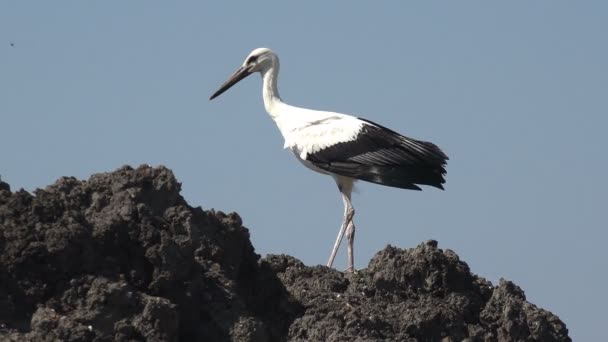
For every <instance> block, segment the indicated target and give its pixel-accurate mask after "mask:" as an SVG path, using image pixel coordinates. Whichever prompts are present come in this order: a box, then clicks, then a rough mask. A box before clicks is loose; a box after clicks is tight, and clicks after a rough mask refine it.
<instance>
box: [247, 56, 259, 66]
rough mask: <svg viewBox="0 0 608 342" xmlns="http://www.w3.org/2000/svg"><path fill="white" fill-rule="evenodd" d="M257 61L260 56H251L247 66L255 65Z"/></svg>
mask: <svg viewBox="0 0 608 342" xmlns="http://www.w3.org/2000/svg"><path fill="white" fill-rule="evenodd" d="M257 59H258V56H251V57H249V60H248V61H247V64H251V63H255V61H256V60H257Z"/></svg>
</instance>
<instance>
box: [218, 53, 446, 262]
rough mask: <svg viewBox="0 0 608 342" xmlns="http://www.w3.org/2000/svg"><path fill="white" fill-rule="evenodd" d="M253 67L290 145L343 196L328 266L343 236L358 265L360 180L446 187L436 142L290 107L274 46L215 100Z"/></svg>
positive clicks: (252, 58) (255, 56) (251, 59)
mask: <svg viewBox="0 0 608 342" xmlns="http://www.w3.org/2000/svg"><path fill="white" fill-rule="evenodd" d="M253 72H259V73H260V74H261V76H262V79H263V87H262V95H263V98H264V107H265V109H266V111H267V112H268V114H269V115H270V117H271V118H272V119H273V120H274V121H275V123H276V125H277V127H278V128H279V130H280V131H281V134H282V135H283V138H284V139H285V144H284V147H285V148H288V149H290V150H291V151H292V152H293V153H294V155H295V156H296V158H297V159H298V160H299V161H300V162H302V163H303V164H304V165H305V166H306V167H308V168H310V169H312V170H314V171H317V172H320V173H323V174H328V175H331V176H332V177H333V178H334V180H335V181H336V184H337V185H338V189H339V190H340V192H341V194H342V199H343V201H344V220H343V223H342V225H341V227H340V231H339V233H338V237H337V239H336V242H335V244H334V247H333V249H332V253H331V255H330V258H329V261H328V263H327V265H328V266H329V267H331V266H332V264H333V261H334V258H335V255H336V253H337V250H338V247H339V246H340V242H341V240H342V237H343V236H344V234H345V233H346V236H347V239H348V269H349V270H351V271H352V270H353V269H354V253H353V245H354V236H355V225H354V222H353V216H354V213H355V211H354V208H353V206H352V203H351V193H352V189H353V184H354V182H355V181H356V180H357V179H361V180H365V181H369V182H373V183H377V184H382V185H387V186H393V187H399V188H404V189H412V190H420V188H419V187H418V186H417V185H416V184H424V185H431V186H435V187H438V188H441V189H442V188H443V187H442V184H443V183H444V182H445V181H444V179H443V175H444V174H445V168H444V166H445V164H446V160H447V156H446V155H445V154H444V153H443V152H442V151H441V150H440V149H439V148H438V147H437V146H435V145H433V144H431V143H428V142H423V141H418V140H414V139H411V138H407V137H405V136H402V135H400V134H398V133H396V132H394V131H392V130H390V129H388V128H385V127H382V126H380V125H378V124H375V123H373V122H371V121H368V120H365V119H360V118H357V117H354V116H350V115H346V114H340V113H334V112H325V111H318V110H310V109H305V108H299V107H294V106H290V105H288V104H286V103H284V102H283V101H282V100H281V97H280V96H279V91H278V87H277V78H278V74H279V58H278V57H277V55H276V54H274V53H273V52H272V51H270V50H269V49H265V48H259V49H255V50H253V51H252V52H251V53H250V54H249V56H247V58H246V59H245V62H244V63H243V65H242V66H241V68H239V69H238V70H237V71H236V72H235V73H234V74H233V75H232V76H231V77H230V78H229V79H228V81H227V82H226V83H224V84H223V85H222V86H221V87H220V89H219V90H218V91H217V92H216V93H214V94H213V95H212V96H211V99H213V98H215V97H217V96H219V95H220V94H222V93H223V92H224V91H226V90H228V89H229V88H230V87H232V86H233V85H234V84H236V83H237V82H238V81H240V80H241V79H243V78H245V77H246V76H248V75H249V74H251V73H253Z"/></svg>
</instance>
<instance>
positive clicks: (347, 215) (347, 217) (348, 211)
mask: <svg viewBox="0 0 608 342" xmlns="http://www.w3.org/2000/svg"><path fill="white" fill-rule="evenodd" d="M342 200H343V201H344V219H343V221H342V225H341V226H340V230H339V231H338V237H337V238H336V243H334V248H333V249H332V251H331V255H330V256H329V261H327V267H331V266H332V265H333V264H334V259H335V258H336V254H337V253H338V248H340V243H341V242H342V237H343V236H344V233H345V232H346V231H347V227H348V226H349V223H350V222H352V219H353V216H354V215H355V209H353V206H352V204H351V203H350V194H349V195H346V194H344V193H342ZM349 250H350V249H349ZM349 260H350V259H349Z"/></svg>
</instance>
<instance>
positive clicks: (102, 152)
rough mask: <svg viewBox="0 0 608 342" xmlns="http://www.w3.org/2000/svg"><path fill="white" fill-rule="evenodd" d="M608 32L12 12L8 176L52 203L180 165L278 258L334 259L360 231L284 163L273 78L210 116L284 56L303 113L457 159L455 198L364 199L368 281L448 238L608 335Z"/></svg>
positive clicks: (590, 22)
mask: <svg viewBox="0 0 608 342" xmlns="http://www.w3.org/2000/svg"><path fill="white" fill-rule="evenodd" d="M607 33H608V2H605V1H587V2H575V1H555V0H553V1H510V2H508V3H507V2H505V3H502V4H496V3H492V4H490V3H488V2H483V1H458V2H454V1H451V2H447V1H446V2H436V1H424V2H422V1H420V2H410V3H405V2H403V1H394V2H390V3H389V2H382V5H377V3H372V2H364V3H361V4H355V3H354V2H340V3H337V2H336V3H334V2H329V3H328V2H312V3H311V2H298V3H294V2H289V3H287V2H273V3H271V2H268V3H263V4H262V3H256V2H247V3H245V4H243V3H239V4H236V3H233V4H230V5H226V4H225V3H224V2H219V1H217V2H209V3H207V2H205V3H203V2H200V1H183V2H180V3H179V4H176V3H174V2H166V1H164V2H160V1H135V0H132V1H113V2H111V1H105V2H89V1H86V2H85V1H77V2H76V1H71V2H61V1H52V2H51V1H44V2H43V1H39V2H29V1H28V2H26V1H3V2H2V3H0V132H1V133H0V155H1V156H2V158H1V162H0V175H1V176H2V179H3V180H5V181H7V182H9V183H10V184H11V185H12V186H13V189H15V190H16V189H18V188H20V187H23V188H25V189H27V190H33V189H35V188H36V187H43V186H46V185H48V184H50V183H52V182H53V181H54V180H55V179H57V178H58V177H60V176H63V175H72V176H76V177H78V178H81V179H86V178H88V177H89V175H90V174H92V173H95V172H101V171H111V170H114V169H116V168H118V167H120V166H121V165H123V164H131V165H135V166H136V165H138V164H141V163H148V164H152V165H158V164H164V165H167V166H168V167H170V168H171V169H173V170H174V172H175V174H176V176H177V177H178V179H179V180H180V181H181V182H182V183H183V189H184V190H183V195H184V196H185V197H186V199H187V200H188V201H189V203H190V204H191V205H193V206H198V205H201V206H202V207H203V208H205V209H209V208H212V207H213V208H216V209H218V210H223V211H237V212H239V213H240V214H241V216H242V217H243V221H244V224H245V225H246V226H247V227H248V228H249V229H250V231H251V238H252V240H253V242H254V245H255V247H256V251H257V252H258V253H260V254H262V255H265V254H267V253H287V254H290V255H293V256H295V257H297V258H299V259H301V260H303V261H304V262H305V263H306V264H308V265H315V264H319V263H321V264H323V263H325V262H326V259H327V257H328V254H329V252H330V249H331V246H332V244H333V241H334V238H335V234H336V232H337V229H338V225H339V223H340V220H341V218H342V202H341V199H340V196H339V194H338V192H337V190H336V188H335V185H334V184H333V180H331V179H330V178H328V177H325V176H321V175H318V174H315V173H313V172H311V171H309V170H308V169H305V168H304V167H302V165H300V164H299V163H298V162H297V161H296V160H295V158H294V157H293V156H292V155H291V154H290V153H289V152H287V151H284V150H283V149H282V146H283V141H282V138H281V136H280V134H279V132H278V130H277V129H276V128H275V126H274V123H273V122H272V120H270V119H269V117H268V116H267V115H266V113H265V112H264V108H263V106H262V99H261V81H260V79H259V76H257V75H256V76H253V77H250V78H248V79H246V80H245V81H243V82H241V83H240V84H238V85H237V86H235V87H234V88H233V89H231V90H230V91H228V92H227V93H225V94H224V95H222V96H221V97H219V98H218V99H216V100H214V101H213V102H209V101H208V100H207V99H208V97H209V95H210V94H211V93H212V92H213V91H214V90H216V88H217V87H218V86H219V85H220V84H221V83H222V82H223V81H224V80H225V79H226V78H227V77H228V76H229V75H230V74H231V73H232V72H233V71H234V69H235V68H236V67H238V66H239V65H240V64H241V63H242V61H243V59H244V58H245V56H246V55H247V54H248V53H249V52H250V51H251V50H252V49H253V48H256V47H261V46H264V47H269V48H271V49H273V50H275V52H277V53H278V54H279V56H280V58H281V76H280V79H279V88H280V91H281V95H282V97H283V99H284V100H285V101H286V102H288V103H291V104H294V105H299V106H302V107H310V108H315V109H324V110H332V111H338V112H343V113H349V114H355V115H358V116H361V117H365V118H368V119H370V120H373V121H376V122H378V123H381V124H383V125H386V126H389V127H391V128H393V129H395V130H397V131H399V132H402V133H404V134H406V135H409V136H412V137H415V138H420V139H425V140H430V141H433V142H435V143H436V144H438V145H439V146H441V147H442V148H443V149H444V150H445V152H446V153H447V154H448V155H449V156H450V158H451V159H450V162H449V164H448V175H447V184H446V191H445V192H442V191H438V190H436V189H430V188H429V189H426V191H424V192H413V191H405V190H399V189H392V188H386V187H381V186H376V185H372V184H368V183H359V193H358V194H355V197H354V205H355V208H356V209H357V214H356V216H355V220H356V223H357V240H356V246H355V247H356V260H355V261H356V265H357V267H359V268H361V267H365V266H366V265H367V262H368V261H369V259H370V258H371V257H372V255H373V254H374V253H375V252H376V251H378V250H380V249H381V248H383V247H384V246H385V245H386V244H389V243H390V244H393V245H396V246H399V247H404V248H405V247H413V246H415V245H417V244H418V243H420V242H422V241H425V240H427V239H430V238H433V239H437V240H438V241H439V246H440V247H442V248H450V249H453V250H455V251H456V252H457V253H458V254H459V255H460V256H461V257H462V258H463V259H464V260H465V261H467V262H468V264H469V265H470V266H471V268H472V269H473V271H474V272H476V273H477V274H479V275H480V276H483V277H485V278H487V279H489V280H491V281H493V282H496V281H497V280H498V279H499V278H500V277H504V278H507V279H509V280H512V281H514V282H516V283H517V284H519V285H520V286H522V288H523V289H524V290H525V291H526V294H527V296H528V299H529V300H530V301H532V302H533V303H535V304H537V305H539V306H541V307H544V308H546V309H549V310H551V311H553V312H554V313H556V314H557V315H559V316H560V317H561V318H562V319H563V320H564V321H565V322H566V324H567V325H568V328H569V329H570V332H571V336H572V337H573V338H574V339H575V340H578V341H597V340H600V339H602V338H603V339H606V338H608V336H605V335H602V334H605V331H606V330H605V327H604V325H605V323H606V318H607V317H606V316H605V312H606V306H608V299H607V298H606V294H605V293H606V281H607V280H608V275H607V274H606V273H607V272H606V270H607V269H608V262H607V260H608V259H607V253H606V250H605V245H606V239H607V237H608V233H607V229H606V228H607V223H606V222H607V220H606V209H607V207H606V203H607V198H606V193H607V191H608V181H607V180H606V176H605V173H606V170H608V157H607V153H606V151H605V149H606V147H608V138H607V134H606V132H605V131H606V129H607V127H608V119H607V118H606V115H607V114H608V44H607V43H606V41H607V40H606V34H607ZM10 42H14V44H15V46H14V47H11V46H10V44H9V43H10ZM341 252H344V249H342V250H341ZM337 261H338V262H337V266H338V267H339V268H343V267H344V265H345V261H346V257H345V255H344V254H343V253H341V254H340V255H339V256H338V259H337Z"/></svg>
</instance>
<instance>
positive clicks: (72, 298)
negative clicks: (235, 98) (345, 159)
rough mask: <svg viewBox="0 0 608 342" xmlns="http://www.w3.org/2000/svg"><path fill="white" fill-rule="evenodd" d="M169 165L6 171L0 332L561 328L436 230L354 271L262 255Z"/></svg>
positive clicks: (31, 335)
mask: <svg viewBox="0 0 608 342" xmlns="http://www.w3.org/2000/svg"><path fill="white" fill-rule="evenodd" d="M179 191H180V184H179V183H178V182H177V181H176V180H175V178H174V176H173V174H172V172H171V171H170V170H168V169H166V168H164V167H159V168H151V167H148V166H142V167H139V168H137V169H135V170H133V169H131V168H129V167H124V168H121V169H119V170H117V171H115V172H112V173H106V174H98V175H94V176H92V177H91V178H90V179H89V180H88V181H79V180H76V179H74V178H62V179H60V180H58V181H57V182H56V183H55V184H53V185H51V186H49V187H47V188H46V189H44V190H37V191H36V192H35V194H34V195H31V194H29V193H27V192H25V191H17V192H14V193H13V192H11V190H10V187H9V186H8V184H6V183H2V182H0V341H25V340H29V341H231V340H232V341H461V340H469V341H569V340H570V339H569V338H568V336H567V333H568V331H567V329H566V327H565V325H564V323H563V322H561V321H560V320H559V318H558V317H556V316H554V315H553V314H551V313H550V312H547V311H545V310H542V309H540V308H537V307H536V306H534V305H533V304H530V303H528V302H526V299H525V296H524V293H523V291H522V290H521V289H520V288H519V287H517V286H516V285H515V284H513V283H511V282H508V281H503V280H501V281H500V284H499V285H498V287H493V286H492V284H491V283H490V282H488V281H486V280H484V279H482V278H479V277H477V276H475V275H473V274H472V273H471V272H470V270H469V268H468V266H467V265H466V264H465V263H464V262H462V261H460V260H459V258H458V256H457V255H456V254H455V253H454V252H452V251H450V250H441V249H439V248H437V243H436V242H435V241H430V242H427V243H426V244H422V245H420V246H418V247H416V248H414V249H410V250H401V249H398V248H394V247H390V246H389V247H387V248H386V249H384V250H383V251H381V252H379V253H378V254H377V255H376V256H375V257H374V258H373V259H372V261H371V262H370V264H369V267H368V268H367V269H364V270H360V271H359V272H357V273H355V274H345V273H342V272H338V271H336V270H333V269H328V268H327V267H323V266H315V267H307V266H304V265H303V264H302V263H301V262H300V261H298V260H296V259H294V258H292V257H289V256H268V257H267V258H265V259H262V260H259V256H258V255H256V254H255V253H254V250H253V247H252V246H251V243H250V241H249V233H248V231H247V229H246V228H244V227H243V226H242V223H241V219H240V218H239V217H238V215H236V214H230V215H226V214H223V213H221V212H215V211H203V210H202V209H201V208H192V207H190V206H188V205H187V203H186V202H185V201H184V199H183V198H182V197H181V196H180V194H179Z"/></svg>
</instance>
